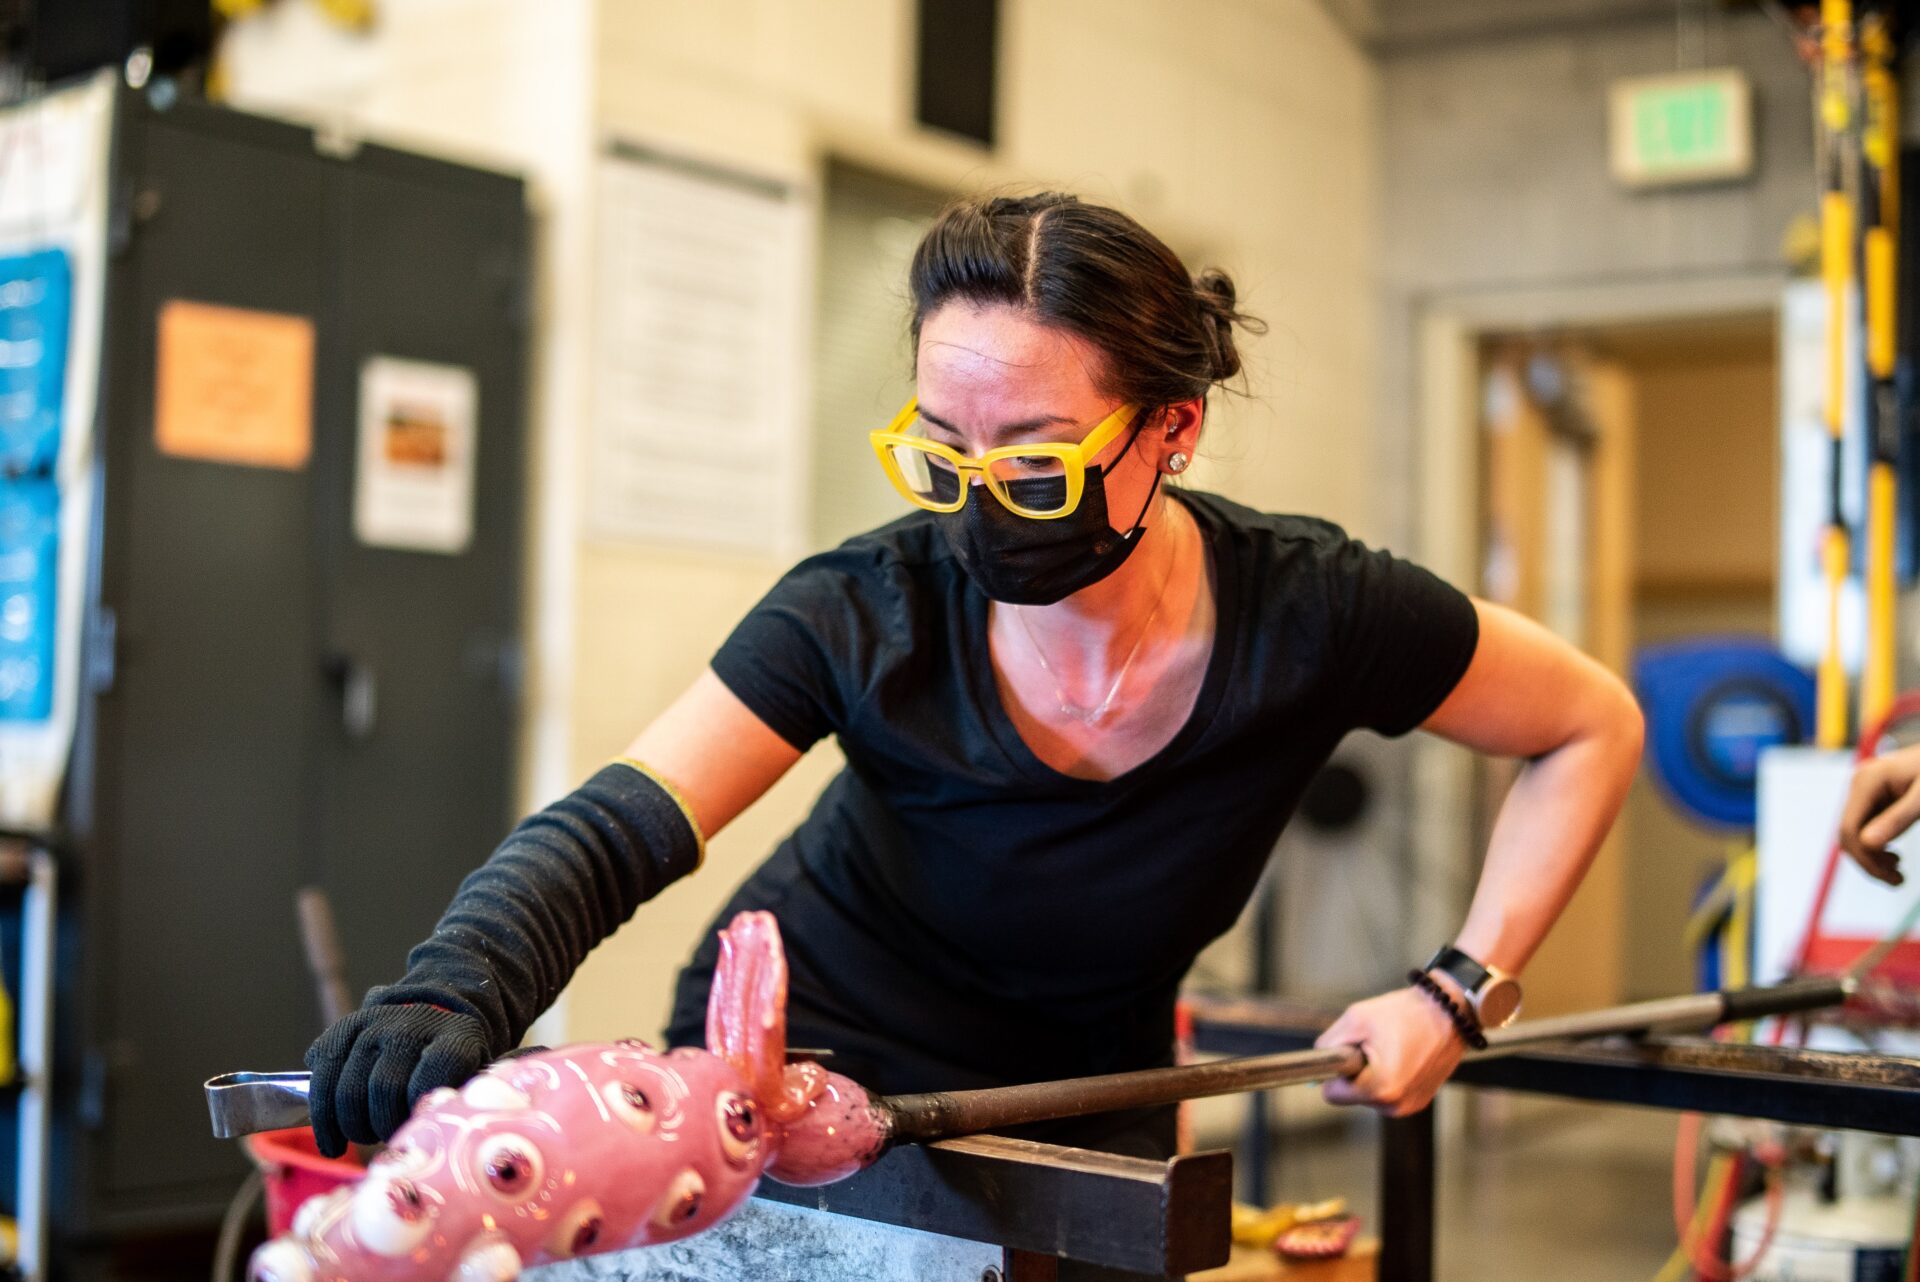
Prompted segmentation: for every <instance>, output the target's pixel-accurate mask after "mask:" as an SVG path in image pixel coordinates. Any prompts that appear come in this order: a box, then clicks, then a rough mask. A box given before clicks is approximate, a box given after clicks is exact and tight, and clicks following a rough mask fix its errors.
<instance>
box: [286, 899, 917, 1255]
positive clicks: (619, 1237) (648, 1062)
mask: <svg viewBox="0 0 1920 1282" xmlns="http://www.w3.org/2000/svg"><path fill="white" fill-rule="evenodd" d="M786 1004H787V967H786V956H785V954H784V952H783V951H782V950H781V947H780V930H779V926H778V925H777V924H776V923H775V921H774V918H773V916H772V914H770V913H742V914H740V916H738V917H736V918H734V920H733V922H732V924H731V925H729V926H728V927H727V929H726V930H725V931H723V932H722V933H721V953H720V964H719V966H718V968H717V969H716V971H715V973H714V980H713V991H712V996H711V997H710V998H709V1000H708V1007H707V1046H708V1049H707V1050H704V1051H702V1050H693V1049H690V1048H685V1049H681V1050H676V1051H670V1052H668V1053H666V1054H660V1053H658V1052H656V1051H653V1050H650V1049H649V1048H648V1047H647V1046H646V1044H645V1043H643V1042H638V1041H621V1042H614V1043H611V1044H589V1045H580V1046H571V1047H566V1048H563V1049H560V1050H553V1051H542V1052H539V1053H537V1054H532V1055H525V1056H521V1057H520V1058H517V1059H508V1060H502V1061H500V1062H499V1063H496V1064H494V1065H492V1066H491V1067H489V1068H488V1069H487V1070H486V1071H485V1072H482V1073H481V1074H480V1075H478V1076H477V1077H475V1078H473V1079H472V1080H471V1081H469V1082H468V1083H467V1084H466V1085H465V1086H463V1087H461V1088H460V1089H458V1090H454V1089H451V1088H443V1089H441V1090H437V1091H434V1092H432V1093H431V1094H429V1095H426V1096H424V1097H423V1098H422V1099H421V1100H420V1102H419V1104H418V1105H417V1106H416V1107H415V1109H414V1111H413V1116H412V1117H411V1118H410V1119H408V1121H407V1123H406V1125H404V1126H402V1127H401V1128H400V1129H399V1130H398V1131H396V1132H395V1133H394V1135H393V1138H392V1140H391V1142H390V1143H389V1145H388V1147H387V1150H386V1151H385V1152H384V1153H382V1154H381V1155H380V1156H379V1157H377V1158H375V1159H374V1161H373V1164H372V1165H371V1166H370V1167H369V1168H368V1170H367V1174H366V1177H365V1178H364V1179H362V1180H361V1181H360V1182H359V1183H357V1184H355V1185H352V1186H350V1187H347V1188H342V1189H339V1190H336V1191H335V1192H333V1193H331V1194H329V1195H327V1196H325V1197H321V1198H316V1199H314V1200H313V1201H311V1202H308V1203H307V1204H306V1205H305V1206H303V1207H301V1209H300V1212H299V1214H298V1216H297V1217H296V1218H295V1220H294V1225H293V1231H292V1233H290V1234H288V1235H287V1236H284V1237H280V1238H276V1239H275V1240H273V1241H271V1242H268V1243H267V1244H266V1245H264V1246H262V1247H261V1248H260V1249H259V1250H258V1251H256V1252H254V1255H253V1261H252V1265H251V1274H250V1276H251V1278H252V1279H253V1282H402V1280H403V1279H423V1280H424V1279H431V1280H433V1282H439V1280H440V1279H449V1280H452V1282H507V1279H510V1278H514V1277H517V1276H518V1275H519V1273H520V1270H521V1269H522V1268H530V1267H533V1266H534V1265H539V1264H548V1263H552V1262H554V1261H556V1260H566V1259H571V1258H573V1257H575V1256H580V1255H589V1254H595V1253H598V1252H602V1251H618V1250H623V1249H626V1248H628V1247H637V1246H650V1245H654V1244H657V1243H661V1242H671V1241H674V1240H676V1239H678V1238H684V1237H688V1236H691V1235H692V1234H695V1233H698V1232H700V1231H701V1230H702V1229H706V1228H709V1227H711V1226H712V1225H714V1224H716V1223H718V1222H719V1221H721V1220H723V1219H725V1218H726V1217H727V1216H728V1215H730V1214H732V1213H733V1211H734V1210H735V1209H736V1208H738V1207H739V1205H740V1204H741V1203H742V1202H743V1201H745V1200H746V1198H747V1195H748V1194H749V1193H751V1192H752V1191H753V1188H754V1185H755V1184H757V1183H758V1182H759V1179H760V1176H761V1174H762V1172H766V1173H770V1174H771V1175H772V1176H773V1177H774V1178H775V1179H777V1180H779V1181H781V1182H782V1183H787V1184H825V1183H829V1182H831V1181H833V1180H837V1179H842V1178H844V1177H846V1176H848V1175H851V1174H852V1173H853V1172H855V1171H857V1170H859V1169H861V1168H862V1167H864V1166H866V1165H867V1164H868V1163H870V1162H872V1161H873V1160H874V1159H875V1158H877V1157H878V1156H879V1155H880V1153H881V1151H882V1150H883V1149H884V1148H885V1147H886V1140H887V1136H886V1130H885V1125H884V1123H883V1121H882V1120H881V1114H880V1113H879V1112H878V1111H876V1110H875V1109H874V1108H873V1107H872V1100H871V1097H870V1096H869V1095H868V1094H867V1092H866V1091H865V1090H864V1089H863V1088H862V1087H860V1086H859V1085H857V1084H856V1083H854V1082H852V1081H850V1080H848V1079H847V1078H845V1077H842V1076H840V1075H839V1074H836V1073H830V1072H828V1071H827V1070H825V1069H824V1068H822V1067H821V1066H820V1065H818V1064H814V1063H800V1064H788V1063H787V1062H786V1042H787V1027H786Z"/></svg>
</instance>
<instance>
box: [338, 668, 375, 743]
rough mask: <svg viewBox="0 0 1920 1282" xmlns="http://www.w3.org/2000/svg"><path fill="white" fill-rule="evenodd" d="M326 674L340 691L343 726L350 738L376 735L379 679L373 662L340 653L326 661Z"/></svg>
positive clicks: (341, 723) (341, 722)
mask: <svg viewBox="0 0 1920 1282" xmlns="http://www.w3.org/2000/svg"><path fill="white" fill-rule="evenodd" d="M325 666H326V672H327V677H328V679H329V680H331V681H332V682H333V684H334V687H335V688H336V689H337V690H338V691H339V692H340V726H341V728H342V729H343V730H345V731H346V732H347V737H348V738H349V739H366V738H368V737H370V736H371V735H372V734H373V731H374V723H375V722H376V720H377V719H378V717H379V713H380V689H379V681H378V679H377V678H376V677H375V676H374V671H373V665H372V664H370V663H365V662H362V661H361V660H359V659H355V658H353V657H351V656H350V655H344V654H337V655H334V656H333V657H332V658H330V659H328V660H327V662H326V665H325Z"/></svg>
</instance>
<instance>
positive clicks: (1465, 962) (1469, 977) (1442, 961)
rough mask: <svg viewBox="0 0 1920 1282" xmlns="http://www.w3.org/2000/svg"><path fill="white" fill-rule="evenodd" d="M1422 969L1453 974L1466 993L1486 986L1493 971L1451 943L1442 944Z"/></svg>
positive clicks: (1477, 990) (1475, 991)
mask: <svg viewBox="0 0 1920 1282" xmlns="http://www.w3.org/2000/svg"><path fill="white" fill-rule="evenodd" d="M1421 969H1422V970H1438V971H1444V972H1445V973H1447V974H1449V975H1451V976H1453V978H1454V979H1455V981H1457V982H1458V983H1459V985H1460V987H1461V988H1462V989H1464V990H1465V991H1467V992H1468V993H1477V992H1479V991H1480V990H1481V989H1482V988H1484V987H1485V986H1486V983H1487V981H1488V980H1489V979H1491V978H1492V977H1493V972H1491V971H1489V970H1488V969H1487V968H1486V967H1485V966H1482V965H1481V964H1480V963H1479V962H1477V961H1475V960H1474V959H1473V958H1472V957H1469V956H1468V955H1467V954H1466V953H1463V952H1461V951H1460V950H1459V949H1458V948H1455V947H1454V946H1453V945H1452V944H1442V945H1441V946H1440V950H1439V951H1438V952H1436V953H1434V955H1433V957H1432V959H1431V960H1429V961H1428V962H1427V964H1426V965H1425V966H1422V967H1421Z"/></svg>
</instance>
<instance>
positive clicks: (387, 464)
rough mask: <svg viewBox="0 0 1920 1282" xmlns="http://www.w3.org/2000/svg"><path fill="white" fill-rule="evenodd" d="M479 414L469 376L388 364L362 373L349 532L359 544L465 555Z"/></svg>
mask: <svg viewBox="0 0 1920 1282" xmlns="http://www.w3.org/2000/svg"><path fill="white" fill-rule="evenodd" d="M478 412H479V391H478V389H477V387H476V386H475V384H474V378H473V371H472V370H470V369H463V368H461V367H460V366H458V365H432V364H428V363H427V362H425V361H403V360H396V359H394V358H393V357H389V356H376V357H373V358H372V359H371V360H368V361H367V362H366V363H365V364H364V365H362V366H361V367H360V444H359V450H358V457H357V458H356V460H355V464H354V486H353V531H354V534H355V535H357V536H358V537H359V539H360V541H361V542H362V543H366V544H369V545H371V546H373V547H388V548H404V549H407V550H409V551H414V552H445V553H456V552H464V551H466V548H467V544H468V543H469V542H471V541H472V539H473V456H474V446H475V443H476V435H475V433H476V427H475V418H476V416H477V414H478Z"/></svg>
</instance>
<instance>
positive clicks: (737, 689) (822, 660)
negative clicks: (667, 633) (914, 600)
mask: <svg viewBox="0 0 1920 1282" xmlns="http://www.w3.org/2000/svg"><path fill="white" fill-rule="evenodd" d="M859 597H860V584H859V582H858V581H857V579H856V577H855V576H853V575H851V574H849V573H848V572H847V571H846V569H845V568H844V567H840V566H837V565H836V564H835V563H834V562H833V560H832V559H831V554H827V555H823V556H818V557H813V558H810V559H808V560H806V561H802V562H801V563H800V564H799V565H797V566H795V567H794V568H793V569H792V570H789V571H788V572H787V574H786V575H785V577H783V578H782V579H781V580H780V582H778V583H776V584H775V585H774V586H773V589H772V590H771V591H769V592H768V593H767V595H766V596H764V597H762V598H761V600H760V603H759V604H758V605H756V606H754V607H753V609H752V610H751V611H749V612H748V614H747V617H746V618H744V619H742V620H741V621H740V623H739V625H738V626H736V627H735V628H734V630H733V632H732V634H731V635H729V636H728V637H727V639H726V641H725V642H724V643H722V645H721V646H720V649H719V651H718V652H717V653H715V655H714V656H713V662H712V667H713V671H714V675H715V676H717V677H719V678H720V680H721V682H722V683H724V684H725V685H726V687H727V689H729V690H731V691H733V693H734V694H735V696H737V697H738V698H739V700H740V702H742V703H744V704H746V705H747V707H748V709H749V710H750V711H752V713H753V714H754V715H755V716H757V717H759V718H760V719H761V720H762V721H764V722H766V723H767V725H768V726H769V727H770V728H771V729H772V730H773V732H774V733H775V734H777V735H779V736H780V737H781V738H782V739H785V740H786V741H787V742H788V743H790V744H792V745H793V746H794V747H795V748H796V749H798V750H799V751H801V752H805V751H807V749H809V748H811V747H812V746H813V745H814V744H816V743H818V742H819V741H820V740H821V739H824V738H826V737H827V736H828V735H830V734H833V733H835V732H836V731H838V730H839V729H840V728H841V727H842V726H843V725H844V724H845V719H846V709H847V702H848V701H847V698H846V697H845V691H846V690H847V689H849V688H854V687H857V685H858V684H859V675H858V674H857V673H856V672H853V671H852V669H853V668H855V667H856V666H857V665H858V663H859V656H860V655H861V654H863V653H865V652H867V651H868V650H870V648H871V647H870V644H869V641H870V638H868V637H867V636H866V635H865V634H866V632H867V630H868V629H867V627H866V625H865V622H864V620H865V618H866V611H865V610H863V609H862V606H861V602H860V599H859Z"/></svg>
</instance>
